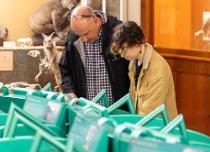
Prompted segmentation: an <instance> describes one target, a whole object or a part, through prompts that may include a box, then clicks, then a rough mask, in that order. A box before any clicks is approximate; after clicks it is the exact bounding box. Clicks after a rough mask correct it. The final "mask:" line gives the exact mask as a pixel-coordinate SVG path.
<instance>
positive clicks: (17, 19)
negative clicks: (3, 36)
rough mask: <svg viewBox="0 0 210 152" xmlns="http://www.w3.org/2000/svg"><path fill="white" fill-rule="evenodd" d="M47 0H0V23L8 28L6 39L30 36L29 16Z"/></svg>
mask: <svg viewBox="0 0 210 152" xmlns="http://www.w3.org/2000/svg"><path fill="white" fill-rule="evenodd" d="M46 1H47V0H0V25H3V26H5V27H7V28H8V31H9V35H8V38H7V40H16V39H17V38H20V37H22V38H23V37H31V34H32V32H31V29H30V27H29V23H28V18H29V16H30V15H31V14H32V13H33V12H34V11H35V10H36V9H38V8H39V7H40V6H41V5H42V4H44V3H45V2H46Z"/></svg>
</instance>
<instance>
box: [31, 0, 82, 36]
mask: <svg viewBox="0 0 210 152" xmlns="http://www.w3.org/2000/svg"><path fill="white" fill-rule="evenodd" d="M79 3H80V0H48V2H47V3H45V4H44V5H43V6H42V7H40V8H39V9H38V10H37V11H35V12H34V13H33V14H32V16H31V17H30V19H29V24H30V27H31V29H32V31H33V32H34V33H37V34H41V33H44V34H51V33H52V32H56V34H57V35H58V36H59V37H63V36H64V35H63V33H62V30H63V29H64V28H65V27H67V26H68V25H69V21H68V15H69V13H70V10H71V9H72V8H74V7H76V6H77V5H78V4H79Z"/></svg>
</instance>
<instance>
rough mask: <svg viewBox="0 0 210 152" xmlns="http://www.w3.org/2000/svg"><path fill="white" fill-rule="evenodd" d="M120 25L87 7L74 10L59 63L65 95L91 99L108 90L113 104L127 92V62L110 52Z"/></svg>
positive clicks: (110, 17) (113, 18)
mask: <svg viewBox="0 0 210 152" xmlns="http://www.w3.org/2000/svg"><path fill="white" fill-rule="evenodd" d="M120 23H121V21H119V20H118V19H117V18H116V17H112V16H106V15H105V14H104V13H102V12H100V11H94V10H93V9H91V8H89V7H86V6H78V7H76V8H75V9H74V10H73V12H72V14H71V31H70V32H69V34H68V37H67V42H66V45H65V51H64V53H63V56H62V58H61V60H60V63H59V67H60V71H61V75H62V88H63V92H64V93H68V94H69V95H70V96H71V97H73V98H76V97H85V98H87V99H92V98H94V97H95V96H96V95H97V93H98V92H99V91H101V90H102V89H105V90H106V91H107V94H108V99H109V102H110V104H112V103H113V102H114V101H116V100H118V99H119V98H121V97H122V96H124V95H125V94H127V93H128V91H129V78H128V61H126V60H125V59H123V58H121V57H120V56H114V55H112V54H111V52H110V47H111V37H112V31H113V28H114V27H115V26H117V25H118V24H120Z"/></svg>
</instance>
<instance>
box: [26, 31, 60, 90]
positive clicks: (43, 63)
mask: <svg viewBox="0 0 210 152" xmlns="http://www.w3.org/2000/svg"><path fill="white" fill-rule="evenodd" d="M53 34H54V33H52V34H51V35H49V36H47V35H45V34H42V35H43V37H44V41H43V49H44V58H41V55H40V52H39V51H38V50H32V51H29V53H28V55H30V56H32V57H38V56H39V58H40V63H39V73H38V74H37V75H36V76H35V81H39V77H40V76H41V75H42V73H43V72H46V71H48V72H49V71H50V72H52V73H53V74H54V77H55V82H56V84H57V86H56V87H55V90H59V91H61V74H60V70H59V67H58V63H59V61H60V58H61V55H62V52H61V51H59V50H58V49H57V48H56V44H55V41H53Z"/></svg>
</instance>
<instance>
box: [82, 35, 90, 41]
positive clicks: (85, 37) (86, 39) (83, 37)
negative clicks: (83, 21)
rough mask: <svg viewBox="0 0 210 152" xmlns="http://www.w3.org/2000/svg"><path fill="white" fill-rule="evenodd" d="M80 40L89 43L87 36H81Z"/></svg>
mask: <svg viewBox="0 0 210 152" xmlns="http://www.w3.org/2000/svg"><path fill="white" fill-rule="evenodd" d="M81 39H82V41H83V42H89V38H88V37H87V36H82V37H81Z"/></svg>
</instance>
